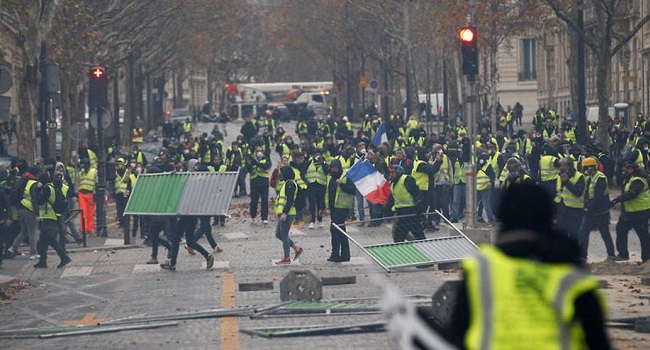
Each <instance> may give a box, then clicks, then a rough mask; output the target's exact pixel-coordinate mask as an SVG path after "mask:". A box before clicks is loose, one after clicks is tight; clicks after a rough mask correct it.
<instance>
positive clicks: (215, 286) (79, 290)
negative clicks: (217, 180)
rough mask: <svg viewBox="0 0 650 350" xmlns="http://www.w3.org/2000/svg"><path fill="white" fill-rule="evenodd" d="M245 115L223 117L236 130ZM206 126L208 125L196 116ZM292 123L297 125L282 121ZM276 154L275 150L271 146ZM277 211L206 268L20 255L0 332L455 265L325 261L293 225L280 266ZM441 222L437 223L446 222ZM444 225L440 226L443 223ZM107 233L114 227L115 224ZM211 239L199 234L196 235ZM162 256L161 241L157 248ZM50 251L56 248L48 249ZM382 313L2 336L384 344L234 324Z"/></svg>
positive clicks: (426, 280) (368, 236) (238, 228)
mask: <svg viewBox="0 0 650 350" xmlns="http://www.w3.org/2000/svg"><path fill="white" fill-rule="evenodd" d="M240 125H241V124H236V123H235V124H233V125H231V126H229V129H231V130H229V132H228V134H229V137H228V138H227V140H226V141H229V140H232V139H234V137H235V135H236V134H237V133H236V130H238V128H239V126H240ZM204 129H205V131H209V129H211V125H200V130H201V131H203V130H204ZM285 129H287V130H293V126H290V127H285ZM273 161H274V162H277V156H275V155H274V159H273ZM246 201H247V199H246V198H240V199H234V200H233V205H235V206H237V205H245V203H246ZM275 223H276V222H275V220H273V221H272V222H271V224H270V225H269V226H261V225H260V226H252V225H250V224H249V223H248V220H244V219H240V218H236V217H234V218H233V219H232V220H230V221H229V222H228V223H227V224H226V227H225V228H215V230H214V232H215V233H216V237H217V240H218V241H219V244H220V245H221V246H222V247H223V248H224V249H225V251H224V252H223V253H221V254H219V255H218V257H217V260H218V261H217V264H216V266H217V267H218V268H215V269H213V270H210V271H207V270H206V269H205V268H204V261H202V259H201V258H200V257H198V256H190V255H188V254H187V253H186V252H184V251H182V252H181V253H180V259H179V263H178V271H176V272H167V271H162V270H160V269H159V268H158V267H157V266H156V265H153V266H152V265H144V262H145V261H147V260H148V258H149V254H150V251H149V248H135V249H125V250H117V251H87V252H79V253H74V254H72V259H73V263H72V264H70V265H69V266H68V267H66V268H65V269H62V270H57V269H55V268H50V269H47V270H34V269H33V268H31V265H30V263H29V262H28V261H27V260H25V259H24V258H23V259H17V260H14V261H12V262H11V264H17V265H22V266H17V269H18V270H19V271H18V273H17V277H19V278H21V279H23V280H27V281H30V282H31V284H32V287H31V288H28V289H26V290H24V291H23V292H22V293H20V294H19V295H18V298H17V300H13V301H12V302H11V303H9V304H6V305H2V306H0V331H3V330H8V329H20V328H29V327H49V326H55V325H63V324H65V322H67V323H68V324H69V323H72V324H75V323H94V322H97V321H98V320H106V319H116V318H121V317H127V316H133V315H138V314H142V313H148V314H155V313H167V312H175V311H198V310H204V309H213V308H219V307H226V306H243V305H271V304H276V303H278V302H280V295H279V281H280V280H281V279H282V278H283V277H284V276H285V275H286V273H287V272H288V271H290V270H292V269H309V270H311V271H312V272H314V273H315V274H316V275H319V276H352V275H354V276H356V278H357V283H356V284H353V285H343V286H326V287H324V290H323V295H324V299H334V298H360V297H375V296H378V295H379V292H378V289H377V287H376V286H375V285H373V283H372V282H371V277H372V276H373V275H378V276H382V277H383V278H385V280H388V281H390V282H391V283H394V284H395V285H398V286H399V288H400V289H401V290H402V291H403V292H404V293H405V294H424V295H431V294H432V293H433V292H434V291H435V290H436V289H437V288H438V287H439V286H440V285H441V283H443V282H444V281H445V280H446V279H450V278H454V277H455V274H452V273H446V272H443V271H435V270H434V269H406V270H404V271H401V272H393V273H390V274H386V273H384V272H383V270H381V269H379V267H378V266H377V265H376V264H374V263H371V261H370V259H369V258H368V257H367V256H365V255H364V253H363V252H362V251H360V250H359V249H358V248H356V247H353V248H352V254H353V257H354V259H353V262H352V263H344V264H336V263H329V262H326V261H325V260H326V258H327V257H328V256H329V251H328V249H329V246H330V237H329V231H328V229H327V228H322V229H315V230H307V229H306V228H300V229H293V230H292V236H293V238H294V239H295V240H296V241H297V242H298V243H299V244H300V245H302V246H304V247H305V248H306V251H305V253H304V255H303V257H301V259H300V264H299V265H294V266H291V267H287V266H282V267H277V266H274V265H273V264H272V262H271V261H272V259H277V258H279V257H280V255H281V245H280V242H279V241H277V240H276V239H275V238H274V228H275ZM448 230H449V229H448V228H444V229H443V231H448ZM351 231H355V232H353V235H354V236H355V237H356V238H357V239H358V241H359V242H361V244H364V245H367V244H378V243H385V242H389V241H390V229H389V228H388V227H380V228H379V229H376V228H375V229H369V228H357V227H355V228H354V229H352V230H351ZM443 233H444V232H443ZM112 234H113V235H115V236H117V235H118V233H117V232H116V231H114V230H113V231H112ZM599 241H600V238H599V237H598V235H597V234H595V235H592V245H591V251H590V253H591V255H592V256H593V259H594V260H595V261H599V260H602V259H604V257H605V256H604V255H605V254H604V247H603V246H602V242H599ZM202 243H203V244H204V246H207V244H206V242H205V241H202ZM630 245H631V252H632V255H633V258H636V259H638V256H639V246H638V240H637V239H636V238H635V237H634V235H631V240H630ZM161 256H164V249H163V251H162V253H161ZM51 259H52V260H55V259H56V258H55V257H52V258H51ZM248 282H273V284H274V289H273V290H270V291H256V292H243V291H239V289H238V284H239V283H248ZM377 320H380V317H379V316H378V315H366V316H359V315H356V316H327V317H293V318H268V319H248V318H238V319H230V318H229V319H209V320H190V321H181V322H180V324H179V325H178V326H176V327H173V328H163V329H155V330H140V331H129V332H122V333H113V334H101V335H85V336H77V337H71V338H56V339H19V340H18V339H16V340H2V346H1V347H2V348H7V349H8V348H20V349H53V348H56V349H58V348H61V349H217V348H221V349H304V348H305V347H306V346H308V347H310V348H314V349H318V348H335V349H390V348H391V346H390V345H389V343H388V337H387V335H386V334H384V333H380V334H358V335H344V336H335V337H322V336H319V337H310V338H282V339H264V338H259V337H251V336H248V335H244V334H241V333H239V332H238V329H241V328H252V327H268V326H295V325H317V324H326V325H342V324H355V323H366V322H373V321H377Z"/></svg>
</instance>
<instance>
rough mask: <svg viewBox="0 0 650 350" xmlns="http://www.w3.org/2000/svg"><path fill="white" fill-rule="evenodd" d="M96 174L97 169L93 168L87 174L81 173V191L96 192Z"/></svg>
mask: <svg viewBox="0 0 650 350" xmlns="http://www.w3.org/2000/svg"><path fill="white" fill-rule="evenodd" d="M95 174H97V169H95V168H91V169H90V170H88V172H87V173H84V172H80V173H79V180H80V181H79V190H85V191H89V192H92V191H93V190H95Z"/></svg>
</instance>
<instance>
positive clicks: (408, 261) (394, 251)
mask: <svg viewBox="0 0 650 350" xmlns="http://www.w3.org/2000/svg"><path fill="white" fill-rule="evenodd" d="M366 249H367V250H368V253H369V254H370V255H372V256H373V257H374V258H375V259H377V260H378V261H379V262H381V263H382V264H383V265H384V266H400V265H414V264H419V263H427V262H430V261H431V259H429V257H427V256H426V255H424V253H422V251H420V250H419V249H418V248H417V247H416V246H415V243H399V244H389V245H381V246H373V247H366Z"/></svg>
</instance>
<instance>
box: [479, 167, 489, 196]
mask: <svg viewBox="0 0 650 350" xmlns="http://www.w3.org/2000/svg"><path fill="white" fill-rule="evenodd" d="M489 166H490V163H489V162H486V163H485V164H484V165H483V167H481V169H479V171H477V172H476V190H477V191H483V190H487V189H489V188H490V177H489V176H488V175H487V168H488V167H489Z"/></svg>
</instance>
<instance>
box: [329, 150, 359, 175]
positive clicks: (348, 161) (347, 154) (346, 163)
mask: <svg viewBox="0 0 650 350" xmlns="http://www.w3.org/2000/svg"><path fill="white" fill-rule="evenodd" d="M334 159H338V161H340V162H341V166H342V167H343V172H346V171H348V170H349V169H350V167H352V166H353V165H354V162H355V161H356V158H355V156H354V147H352V146H351V145H350V146H347V147H345V149H344V150H343V153H342V154H339V155H338V156H336V157H334Z"/></svg>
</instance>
